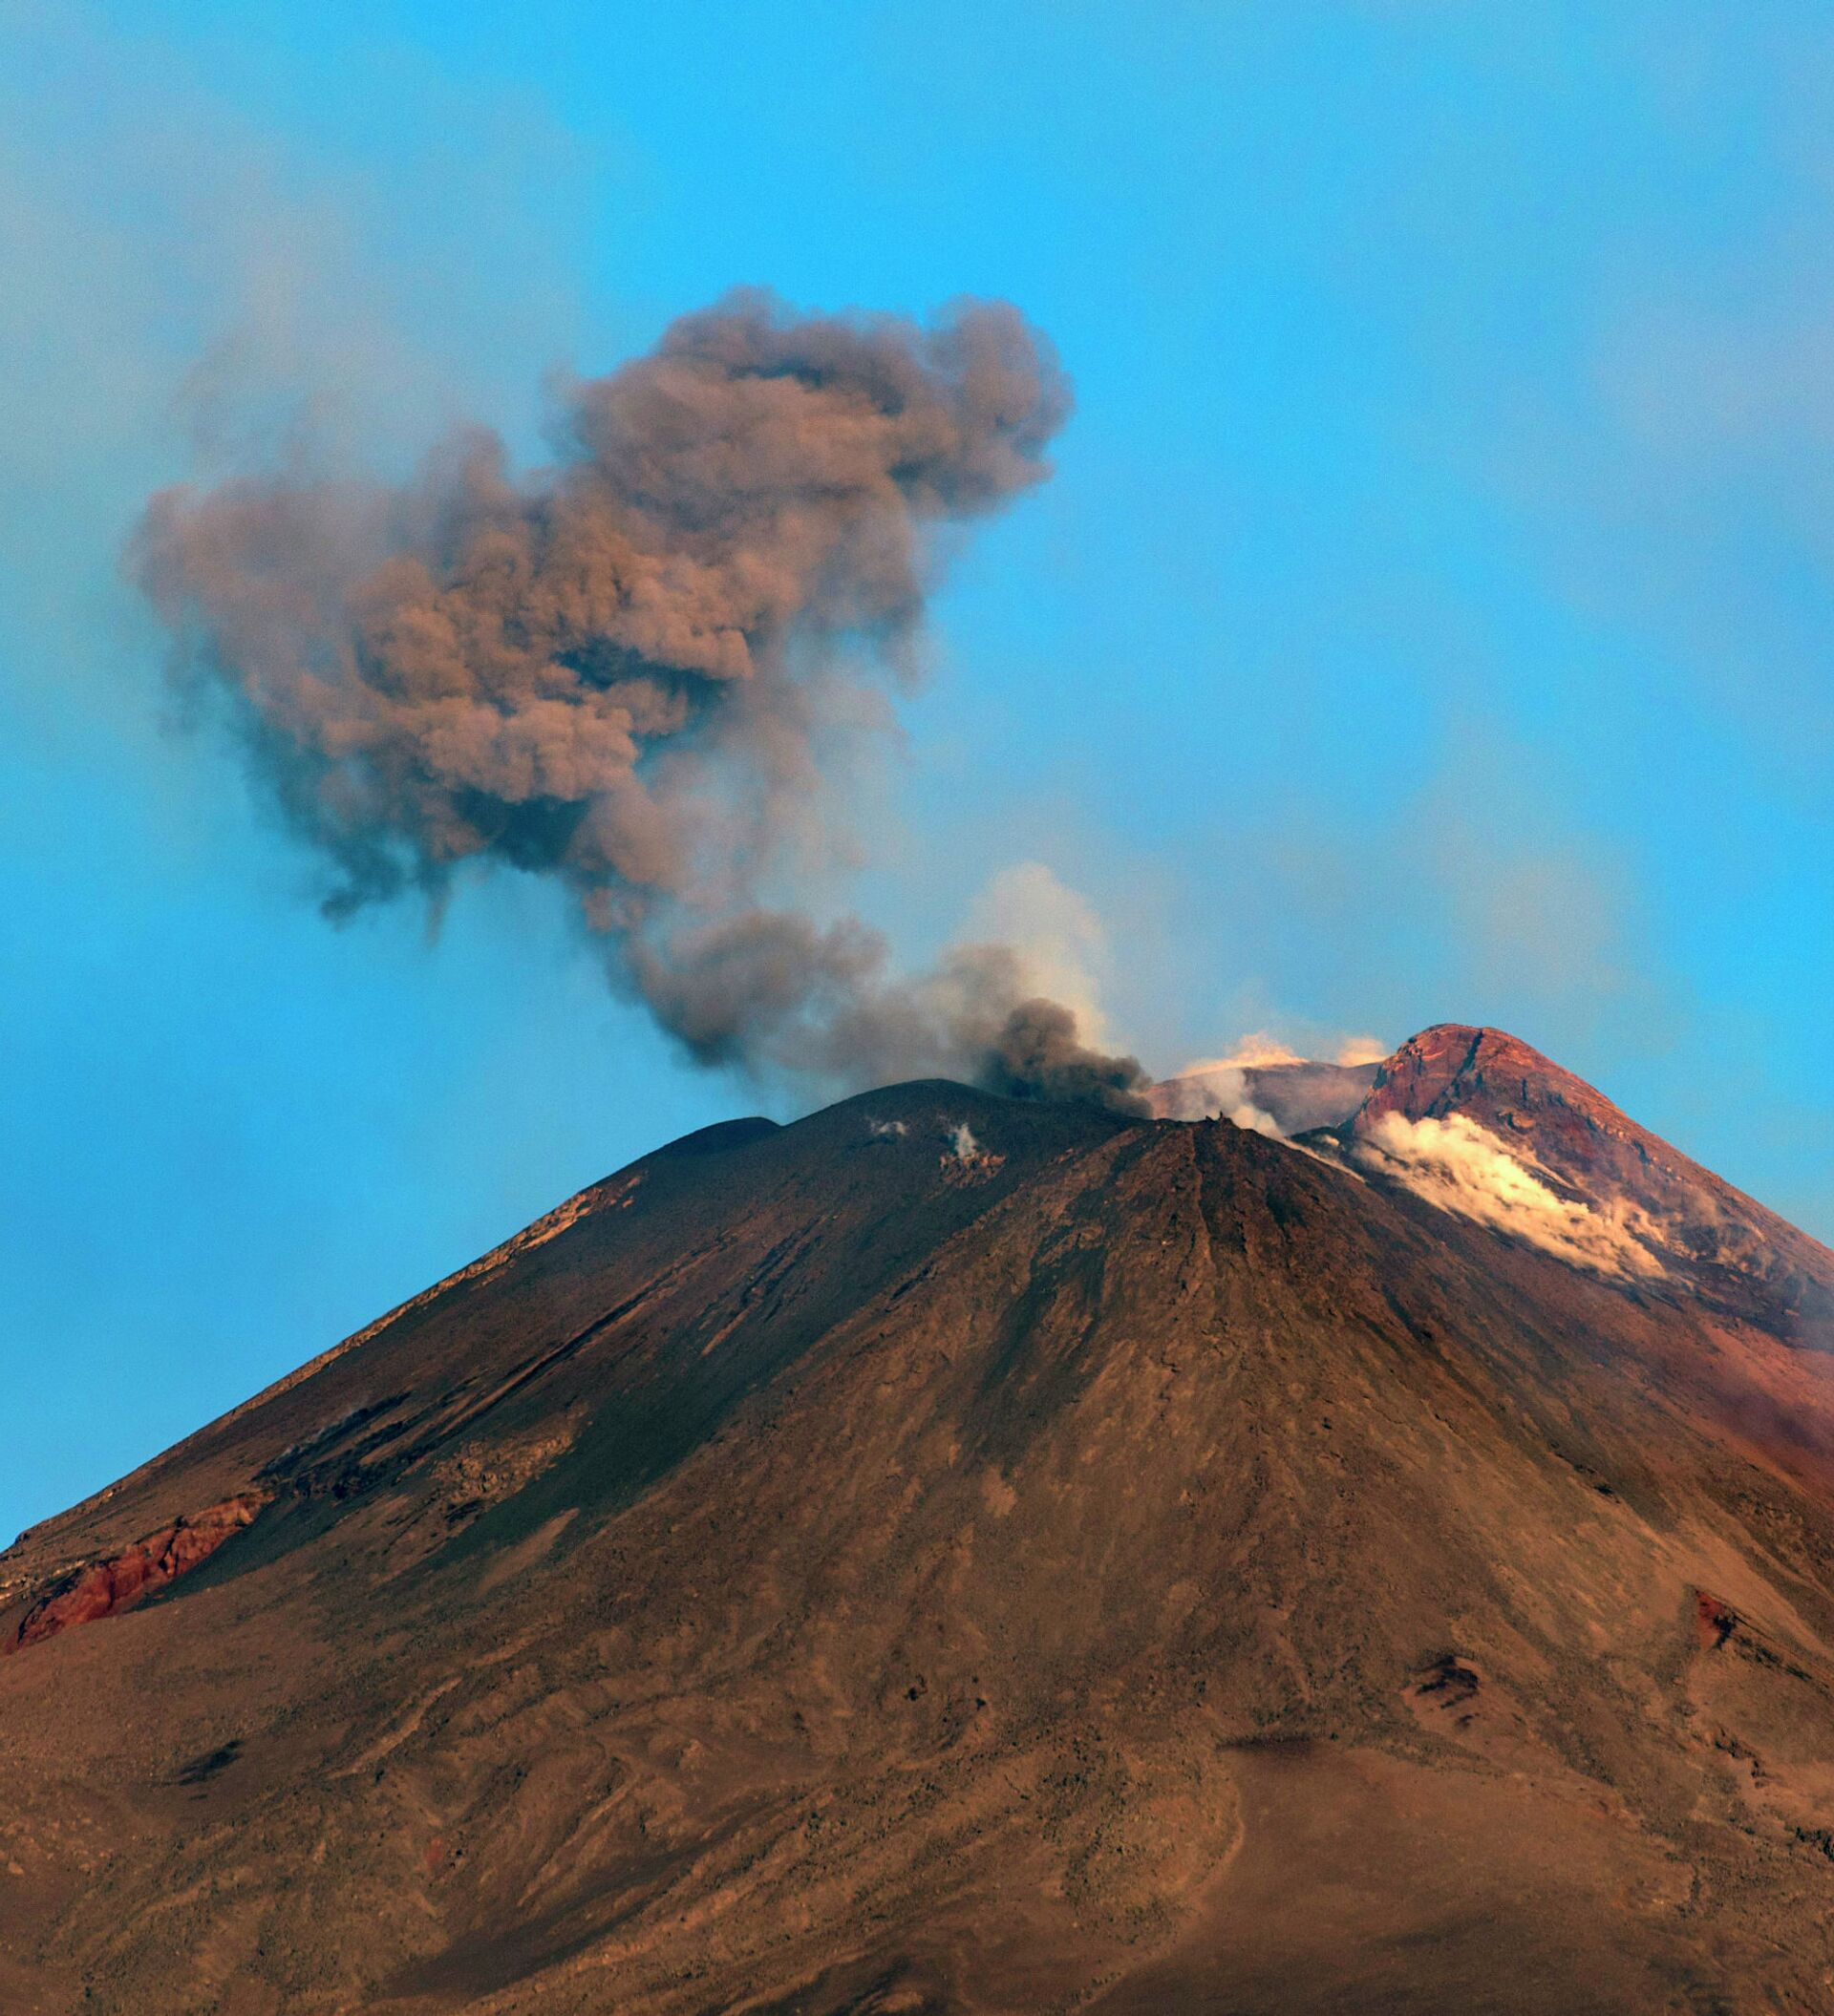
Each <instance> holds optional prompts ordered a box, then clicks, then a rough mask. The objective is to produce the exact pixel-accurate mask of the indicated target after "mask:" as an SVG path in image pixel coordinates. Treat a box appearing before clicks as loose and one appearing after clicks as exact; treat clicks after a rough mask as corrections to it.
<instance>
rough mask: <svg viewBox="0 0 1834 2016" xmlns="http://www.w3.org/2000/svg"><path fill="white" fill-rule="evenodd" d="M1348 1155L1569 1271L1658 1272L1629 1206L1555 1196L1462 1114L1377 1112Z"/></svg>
mask: <svg viewBox="0 0 1834 2016" xmlns="http://www.w3.org/2000/svg"><path fill="white" fill-rule="evenodd" d="M1351 1154H1352V1156H1353V1157H1354V1159H1355V1160H1356V1161H1358V1162H1360V1163H1361V1164H1362V1165H1363V1166H1364V1167H1365V1168H1369V1169H1375V1170H1377V1171H1379V1172H1380V1173H1381V1174H1382V1175H1384V1176H1389V1177H1393V1178H1395V1179H1396V1180H1397V1181H1398V1182H1401V1183H1404V1184H1406V1186H1407V1187H1408V1188H1409V1189H1410V1190H1413V1191H1415V1192H1416V1193H1418V1195H1419V1196H1421V1197H1423V1198H1425V1199H1427V1201H1428V1202H1429V1203H1432V1204H1437V1205H1438V1206H1439V1209H1440V1210H1442V1211H1455V1212H1458V1213H1459V1214H1460V1215H1461V1216H1462V1217H1464V1218H1474V1219H1476V1220H1478V1221H1479V1222H1480V1223H1481V1224H1486V1225H1492V1226H1494V1227H1495V1228H1496V1229H1497V1230H1498V1231H1500V1232H1507V1233H1509V1234H1511V1235H1513V1236H1514V1237H1515V1238H1517V1239H1521V1240H1525V1241H1527V1242H1528V1243H1529V1244H1530V1245H1535V1246H1540V1247H1541V1248H1542V1249H1543V1250H1544V1251H1545V1252H1548V1253H1552V1254H1553V1255H1554V1256H1555V1257H1556V1258H1557V1259H1560V1260H1564V1261H1566V1262H1567V1264H1568V1265H1570V1266H1580V1267H1589V1268H1591V1269H1592V1270H1593V1271H1594V1272H1595V1273H1599V1274H1618V1275H1653V1274H1660V1273H1661V1272H1662V1271H1663V1269H1662V1263H1661V1262H1660V1261H1658V1260H1657V1259H1656V1257H1655V1255H1654V1254H1653V1253H1652V1252H1651V1250H1650V1247H1649V1245H1648V1244H1647V1243H1646V1242H1645V1241H1644V1240H1643V1239H1640V1238H1639V1237H1638V1236H1637V1234H1638V1232H1639V1231H1643V1232H1648V1231H1650V1230H1651V1229H1652V1228H1651V1227H1650V1226H1649V1225H1648V1224H1647V1222H1646V1221H1645V1220H1644V1219H1643V1217H1642V1214H1640V1213H1639V1212H1638V1211H1637V1210H1636V1209H1635V1207H1634V1206H1633V1205H1631V1204H1629V1203H1627V1202H1625V1201H1623V1200H1621V1199H1610V1200H1607V1201H1602V1202H1600V1203H1599V1204H1598V1205H1597V1206H1596V1207H1594V1206H1593V1205H1590V1204H1588V1203H1587V1202H1585V1201H1584V1200H1583V1199H1579V1198H1574V1197H1564V1196H1562V1195H1561V1194H1560V1193H1559V1192H1558V1191H1557V1190H1556V1189H1554V1188H1553V1185H1552V1181H1551V1180H1550V1179H1549V1173H1548V1172H1547V1171H1546V1170H1545V1169H1543V1168H1542V1166H1541V1164H1540V1163H1538V1162H1536V1161H1535V1160H1534V1158H1533V1157H1531V1156H1529V1155H1528V1154H1527V1153H1526V1152H1525V1150H1522V1149H1520V1148H1517V1149H1514V1150H1512V1149H1511V1148H1509V1147H1505V1146H1504V1144H1503V1141H1502V1140H1500V1139H1499V1138H1498V1137H1497V1136H1496V1135H1493V1134H1491V1133H1490V1132H1489V1131H1488V1130H1487V1129H1485V1128H1482V1127H1480V1126H1479V1125H1478V1123H1477V1122H1476V1121H1475V1120H1473V1119H1472V1118H1471V1117H1470V1116H1469V1115H1468V1114H1461V1113H1448V1114H1446V1115H1445V1116H1444V1118H1443V1119H1435V1118H1430V1117H1429V1118H1422V1119H1418V1120H1410V1119H1409V1118H1408V1117H1407V1115H1406V1114H1399V1113H1384V1114H1380V1115H1379V1116H1378V1117H1377V1118H1376V1120H1375V1121H1373V1122H1372V1123H1371V1124H1370V1125H1369V1126H1368V1127H1367V1128H1359V1130H1358V1132H1357V1133H1356V1135H1354V1138H1353V1140H1352V1143H1351Z"/></svg>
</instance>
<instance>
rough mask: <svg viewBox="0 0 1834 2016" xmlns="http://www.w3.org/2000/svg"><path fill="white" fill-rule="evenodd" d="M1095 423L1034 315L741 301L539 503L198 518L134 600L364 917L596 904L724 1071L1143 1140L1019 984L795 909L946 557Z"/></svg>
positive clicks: (566, 418)
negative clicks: (146, 609)
mask: <svg viewBox="0 0 1834 2016" xmlns="http://www.w3.org/2000/svg"><path fill="white" fill-rule="evenodd" d="M1069 411H1070V393H1069V389H1068V386H1067V383H1066V381H1065V380H1064V378H1063V375H1062V373H1061V372H1060V371H1059V370H1058V368H1057V366H1056V362H1055V359H1054V358H1053V356H1052V354H1051V352H1050V350H1049V348H1048V346H1047V345H1046V344H1045V343H1044V341H1043V340H1042V339H1041V338H1040V337H1039V336H1038V335H1037V334H1036V333H1035V332H1034V330H1032V329H1030V328H1029V327H1028V326H1027V325H1026V323H1025V322H1024V320H1023V319H1022V318H1021V317H1020V315H1019V314H1018V313H1017V311H1016V310H1014V309H1013V308H1010V307H1007V306H1004V305H1002V304H998V303H973V304H970V305H967V306H964V307H961V308H957V309H955V310H954V311H952V312H951V313H950V314H949V315H947V316H945V317H944V318H942V319H941V320H939V321H938V322H936V323H934V324H933V325H930V326H928V327H924V326H920V325H918V324H915V323H912V322H909V321H905V320H901V319H895V318H891V317H838V316H813V315H799V314H794V313H791V312H788V311H786V310H785V309H783V308H781V307H780V306H779V305H778V304H777V303H775V302H774V301H773V300H771V299H770V298H769V297H768V296H765V295H762V294H757V293H738V294H734V295H731V296H729V297H727V298H726V299H725V300H723V301H721V302H720V303H718V304H716V305H715V306H714V307H713V308H708V309H705V310H703V311H701V312H699V313H696V314H693V315H688V316H685V317H683V318H682V319H680V320H679V321H677V322H675V323H674V324H672V326H671V328H670V329H668V331H667V332H666V333H665V334H664V336H663V338H662V341H661V342H660V343H659V345H658V346H657V348H656V349H655V350H654V351H653V352H651V353H650V355H648V356H645V357H642V358H639V359H637V360H636V361H634V362H632V363H629V364H628V365H625V366H624V367H622V368H621V369H619V370H617V371H612V372H611V373H609V374H608V375H607V376H605V377H602V378H596V379H589V380H585V381H582V382H579V383H576V384H575V385H573V386H572V387H571V388H570V389H569V391H568V393H567V395H566V399H565V413H564V415H563V420H562V424H561V426H560V427H559V429H558V431H557V436H556V447H557V450H558V458H557V460H556V463H555V464H554V466H553V467H551V468H549V469H546V470H544V471H542V472H540V473H539V474H536V475H534V476H531V477H519V476H517V475H516V474H515V473H513V472H512V471H511V469H510V467H509V464H508V459H507V456H506V455H505V452H504V449H503V446H502V443H501V441H500V440H499V439H498V438H497V437H496V436H495V435H492V434H490V433H487V432H484V431H476V432H471V433H467V434H464V435H459V436H457V437H455V438H454V439H452V440H450V441H448V442H447V443H446V444H445V445H444V446H443V447H442V448H441V449H440V450H439V451H438V452H437V454H436V455H435V456H432V457H431V458H430V460H429V461H428V463H427V465H426V467H425V468H424V470H423V471H422V473H421V475H420V476H419V477H418V479H417V480H416V481H415V482H413V483H411V484H408V485H405V486H402V487H399V488H389V487H385V486H380V485H373V484H362V483H352V482H331V481H323V480H313V479H309V478H306V477H290V476H285V475H283V476H276V477H263V478H260V479H256V480H247V481H242V482H236V483H231V484H226V485H224V486H222V487H220V488H217V489H213V490H208V491H203V492H198V491H194V490H189V489H183V488H181V489H176V490H170V491H166V492H164V493H162V494H161V495H160V496H159V497H157V498H155V499H153V501H152V503H151V504H150V506H149V507H148V510H147V512H146V514H145V518H144V520H143V522H142V524H141V526H140V528H139V534H138V537H137V539H136V541H135V547H134V553H133V564H134V568H135V571H136V573H137V575H138V578H139V581H140V583H141V584H142V585H143V587H144V589H145V591H146V593H147V594H148V596H149V597H150V598H151V600H152V603H153V605H154V606H155V607H156V609H157V610H158V611H159V613H160V616H161V617H162V618H163V620H164V621H165V623H166V624H167V625H168V626H169V627H170V629H171V631H172V632H173V635H174V638H175V644H176V659H177V665H178V668H179V673H180V676H181V678H182V679H183V680H184V681H186V682H187V683H188V684H190V685H191V686H192V687H193V688H195V689H198V690H204V691H216V692H220V693H221V694H223V695H224V697H225V698H226V700H227V703H228V706H229V709H230V711H231V713H232V715H233V717H234V720H235V723H236V726H237V728H238V730H239V732H240V733H241V735H242V738H243V740H244V743H245V747H246V749H247V751H248V753H249V757H250V760H251V762H252V763H253V764H254V765H255V766H256V767H257V769H258V771H259V772H260V774H261V775H263V777H264V778H265V779H266V780H267V784H268V786H269V787H270V789H271V791H272V792H273V794H274V796H275V798H276V801H277V802H278V803H279V805H280V806H281V807H282V809H283V811H284V813H285V815H286V817H287V818H288V822H289V823H290V825H291V826H292V827H293V829H294V830H295V831H296V832H297V833H299V834H300V835H301V836H303V837H304V838H306V839H307V840H309V842H310V843H311V844H312V845H313V846H314V847H315V848H316V849H317V850H318V851H319V852H320V853H321V854H322V855H323V856H324V857H325V858H326V859H328V860H329V861H330V862H331V865H332V867H333V870H334V874H335V881H334V883H333V885H332V887H331V891H330V893H329V895H328V897H327V899H326V908H327V910H328V911H329V912H330V913H331V914H332V915H334V916H341V915H346V914H348V913H350V912H351V911H352V910H354V909H356V908H357V907H359V906H361V905H363V904H365V903H368V902H377V901H382V900H385V899H387V898H390V897H393V896H395V895H397V894H399V893H401V892H402V891H404V890H417V891H420V892H423V893H424V894H425V895H427V896H428V897H430V898H432V899H434V900H436V901H437V900H438V899H439V898H440V897H441V896H442V895H443V894H444V892H445V891H446V890H447V888H448V887H449V886H450V884H451V882H452V881H453V879H454V877H455V876H456V875H457V874H458V873H459V872H461V871H462V870H463V869H465V867H466V866H467V864H476V863H493V862H494V863H501V864H505V865H508V866H511V867H515V868H520V869H523V870H526V871H529V872H532V873H538V874H544V875H548V876H551V877H553V878H555V879H556V880H558V881H561V882H562V883H563V884H565V886H566V887H567V888H568V889H569V890H570V891H571V893H572V895H573V897H574V899H575V901H576V902H577V905H578V909H579V914H580V916H581V918H582V920H583V922H584V923H585V924H586V927H587V929H588V930H589V931H590V932H591V933H593V934H594V936H595V937H596V938H597V939H598V940H599V941H601V942H602V944H604V947H605V950H606V957H607V966H608V972H609V974H610V977H611V979H612V983H613V985H614V986H616V987H619V988H620V990H622V991H625V992H627V993H629V994H631V995H633V996H635V997H636V998H638V999H640V1000H642V1001H643V1002H644V1003H646V1004H647V1005H648V1006H649V1008H650V1009H651V1011H652V1012H653V1013H654V1014H655V1016H656V1018H657V1020H658V1021H659V1022H660V1023H661V1025H662V1026H663V1028H664V1029H667V1030H668V1031H669V1032H670V1034H671V1035H672V1036H673V1037H674V1038H675V1039H676V1040H677V1042H678V1043H679V1044H680V1045H681V1046H682V1048H683V1049H684V1050H685V1051H686V1052H687V1053H688V1054H689V1055H690V1056H691V1057H693V1058H694V1059H695V1060H696V1061H698V1062H700V1063H703V1064H707V1065H714V1066H731V1067H735V1068H737V1069H740V1070H743V1071H746V1072H752V1073H754V1074H757V1075H763V1076H771V1075H777V1074H795V1075H801V1076H805V1077H808V1078H811V1079H816V1080H820V1081H822V1082H823V1083H825V1084H827V1085H831V1086H853V1085H862V1084H869V1083H873V1082H883V1081H884V1079H885V1077H888V1076H896V1075H900V1074H904V1073H906V1072H909V1071H913V1070H947V1071H949V1072H953V1073H954V1074H956V1075H965V1076H972V1077H975V1078H978V1079H980V1080H981V1081H983V1082H985V1083H988V1084H990V1085H993V1086H995V1087H996V1089H999V1090H1003V1091H1011V1092H1015V1093H1023V1094H1033V1095H1040V1096H1051V1097H1059V1096H1067V1097H1089V1098H1097V1099H1099V1100H1102V1101H1104V1102H1107V1103H1119V1104H1126V1103H1128V1102H1129V1101H1130V1100H1131V1099H1132V1097H1133V1094H1134V1093H1135V1091H1136V1089H1137V1086H1138V1084H1139V1083H1140V1082H1141V1073H1140V1072H1139V1068H1138V1066H1136V1065H1134V1064H1133V1063H1132V1060H1129V1059H1109V1058H1102V1057H1100V1056H1098V1055H1097V1054H1095V1053H1093V1052H1091V1051H1088V1050H1084V1049H1083V1048H1082V1046H1081V1045H1080V1044H1079V1043H1078V1041H1077V1034H1076V1029H1075V1018H1074V1016H1072V1015H1071V1014H1070V1013H1069V1011H1068V1010H1067V1009H1061V1008H1055V1007H1054V1006H1053V1005H1052V1004H1048V1003H1038V1002H1034V1001H1030V1000H1026V999H1023V998H1022V995H1023V992H1024V990H1023V989H1022V988H1021V987H1019V984H1018V969H1017V964H1016V962H1014V961H1013V960H1012V959H1009V958H1003V957H1002V955H1001V953H1000V951H999V949H998V948H989V947H981V948H971V949H970V950H968V951H966V952H963V953H960V954H957V955H954V956H953V957H952V958H951V959H950V960H949V961H948V962H946V963H945V966H944V969H943V970H941V971H940V972H938V973H937V974H933V975H929V976H927V977H925V978H924V979H922V980H918V981H914V982H913V981H896V980H893V979H892V978H890V977H889V976H888V972H887V959H886V951H885V944H884V943H883V941H882V940H881V939H880V938H879V937H878V935H877V934H876V933H874V932H872V931H871V930H869V929H868V928H867V927H865V926H864V925H863V924H861V923H857V922H855V921H852V920H845V921H842V923H836V924H826V925H823V924H820V923H817V922H816V921H815V920H814V919H813V918H812V917H810V916H808V915H806V914H804V913H803V912H802V911H801V910H800V908H797V907H795V906H794V905H792V906H791V907H788V908H784V907H781V906H772V905H770V904H768V903H766V902H762V901H761V900H760V898H759V893H758V892H759V891H760V889H762V888H765V887H774V886H778V884H780V882H781V881H783V880H784V878H785V877H788V878H790V879H792V880H793V878H794V875H795V872H796V863H797V860H798V858H799V853H800V851H803V850H805V849H806V846H807V843H808V841H809V839H810V837H811V831H812V829H813V830H814V833H815V837H816V838H820V824H821V810H820V808H821V797H822V793H821V749H822V746H823V742H824V739H825V738H826V737H827V736H828V735H829V733H830V731H832V730H833V729H834V728H835V727H836V726H837V724H839V723H841V722H842V721H843V720H844V719H845V718H846V717H847V716H848V712H849V709H850V707H852V706H853V705H854V703H855V702H856V701H857V689H858V686H859V684H860V683H861V682H862V681H863V680H865V679H867V678H869V677H872V676H875V675H876V676H878V677H880V678H885V677H890V678H892V679H894V680H896V679H898V678H900V677H902V676H906V675H907V674H908V672H909V670H910V668H911V667H912V665H913V662H914V646H915V642H916V639H917V636H918V633H919V629H920V626H921V622H922V617H923V610H924V598H925V590H926V587H927V585H928V582H929V579H930V578H931V576H932V574H933V572H934V569H935V567H936V565H937V563H938V562H937V555H936V551H935V535H936V533H937V532H938V531H939V530H941V529H942V528H946V527H949V526H952V525H955V524H959V523H963V522H965V521H968V520H973V519H976V518H979V517H982V516H985V515H987V514H989V513H992V512H994V511H997V510H999V509H1000V508H1001V507H1002V506H1003V505H1005V504H1006V503H1007V502H1009V501H1010V500H1011V499H1013V498H1014V497H1016V496H1018V495H1019V494H1021V493H1022V492H1024V491H1025V490H1027V489H1029V488H1030V487H1031V486H1033V485H1034V484H1035V483H1037V482H1039V481H1041V480H1042V479H1043V478H1044V477H1046V476H1047V475H1048V474H1049V467H1050V465H1049V463H1048V461H1047V459H1046V449H1047V447H1048V445H1049V443H1050V441H1051V439H1052V436H1053V435H1055V434H1056V431H1057V429H1058V428H1059V427H1060V426H1061V425H1062V423H1063V421H1064V419H1065V418H1066V417H1067V415H1068V414H1069ZM774 879H775V880H774Z"/></svg>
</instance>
